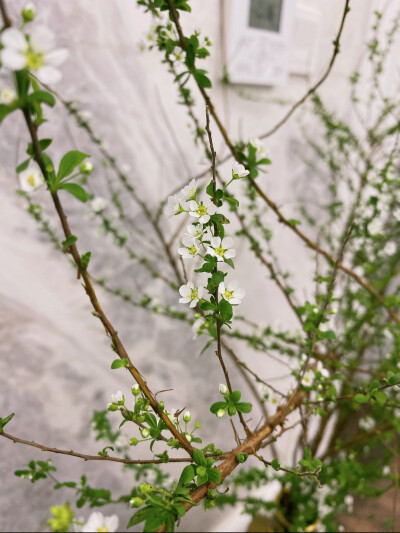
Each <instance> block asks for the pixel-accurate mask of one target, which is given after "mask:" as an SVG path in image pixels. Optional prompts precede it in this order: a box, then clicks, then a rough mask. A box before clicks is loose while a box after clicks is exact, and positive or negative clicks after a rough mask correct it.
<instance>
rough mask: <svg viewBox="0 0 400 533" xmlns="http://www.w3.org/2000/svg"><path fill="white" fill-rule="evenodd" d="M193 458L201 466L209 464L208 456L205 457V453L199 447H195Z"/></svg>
mask: <svg viewBox="0 0 400 533" xmlns="http://www.w3.org/2000/svg"><path fill="white" fill-rule="evenodd" d="M193 460H194V462H195V463H196V464H198V465H200V466H206V465H207V461H206V458H205V457H204V453H203V452H202V451H201V450H199V449H198V448H195V449H194V452H193Z"/></svg>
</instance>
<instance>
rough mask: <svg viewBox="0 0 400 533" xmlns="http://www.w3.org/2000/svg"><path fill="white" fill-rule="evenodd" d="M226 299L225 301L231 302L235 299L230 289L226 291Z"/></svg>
mask: <svg viewBox="0 0 400 533" xmlns="http://www.w3.org/2000/svg"><path fill="white" fill-rule="evenodd" d="M224 298H225V300H230V299H231V298H233V291H228V289H225V292H224Z"/></svg>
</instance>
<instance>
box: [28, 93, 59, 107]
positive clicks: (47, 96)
mask: <svg viewBox="0 0 400 533" xmlns="http://www.w3.org/2000/svg"><path fill="white" fill-rule="evenodd" d="M28 101H29V102H43V103H44V104H47V105H49V106H50V107H54V105H55V103H56V99H55V98H54V96H53V95H52V94H51V93H49V92H47V91H36V92H34V93H32V94H30V95H29V96H28Z"/></svg>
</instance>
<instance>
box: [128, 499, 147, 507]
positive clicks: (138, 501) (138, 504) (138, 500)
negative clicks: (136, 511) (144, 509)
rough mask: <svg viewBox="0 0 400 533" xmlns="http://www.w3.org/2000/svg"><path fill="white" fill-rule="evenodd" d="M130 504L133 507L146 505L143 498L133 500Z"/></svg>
mask: <svg viewBox="0 0 400 533" xmlns="http://www.w3.org/2000/svg"><path fill="white" fill-rule="evenodd" d="M129 503H130V504H131V507H141V506H142V505H143V504H144V503H145V501H144V500H142V498H139V497H136V498H131V500H130V501H129Z"/></svg>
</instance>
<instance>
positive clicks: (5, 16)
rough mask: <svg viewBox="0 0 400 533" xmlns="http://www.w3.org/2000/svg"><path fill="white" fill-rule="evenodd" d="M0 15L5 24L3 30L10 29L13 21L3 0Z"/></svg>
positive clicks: (0, 0) (0, 2)
mask: <svg viewBox="0 0 400 533" xmlns="http://www.w3.org/2000/svg"><path fill="white" fill-rule="evenodd" d="M0 13H1V16H2V18H3V23H4V26H3V28H2V29H3V30H4V29H6V28H9V27H10V26H11V25H12V21H11V19H10V17H9V16H8V12H7V7H6V4H5V2H4V1H3V0H0Z"/></svg>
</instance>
